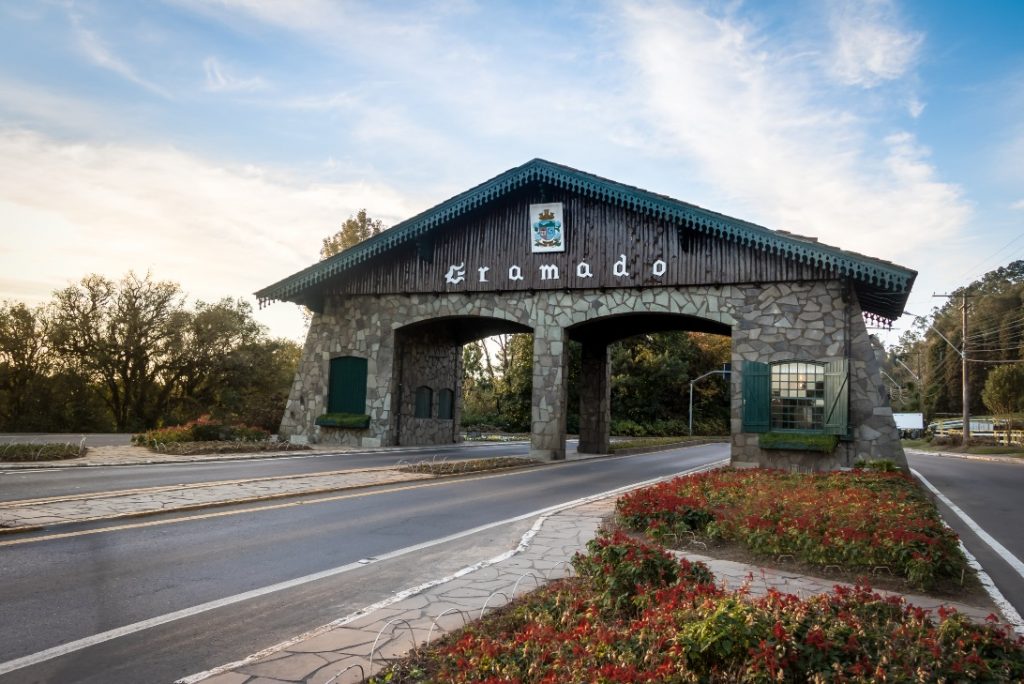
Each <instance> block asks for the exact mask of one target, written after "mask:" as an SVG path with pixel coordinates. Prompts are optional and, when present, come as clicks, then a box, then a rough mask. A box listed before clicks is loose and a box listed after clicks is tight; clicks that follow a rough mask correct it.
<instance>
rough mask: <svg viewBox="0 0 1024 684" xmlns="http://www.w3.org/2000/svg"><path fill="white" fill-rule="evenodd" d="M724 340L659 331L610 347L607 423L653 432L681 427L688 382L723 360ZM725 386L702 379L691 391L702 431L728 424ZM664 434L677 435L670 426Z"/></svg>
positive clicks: (726, 348) (727, 343) (726, 345)
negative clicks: (612, 421) (609, 415)
mask: <svg viewBox="0 0 1024 684" xmlns="http://www.w3.org/2000/svg"><path fill="white" fill-rule="evenodd" d="M729 348H730V341H729V338H727V337H722V336H719V335H707V334H703V333H687V332H663V333H652V334H647V335H637V336H636V337H631V338H628V339H626V340H623V341H621V342H618V343H616V344H615V345H613V346H612V390H611V395H612V397H611V398H612V418H613V419H619V420H629V421H633V422H634V423H637V424H639V425H641V426H646V427H647V428H654V431H656V432H663V431H666V430H665V428H661V427H658V426H655V425H654V424H655V423H658V422H661V423H670V421H676V422H677V423H678V422H679V421H682V422H685V421H686V419H687V414H688V412H689V390H690V380H692V379H693V378H696V377H698V376H700V375H702V374H703V373H706V372H707V371H710V370H714V369H716V368H721V367H722V364H723V363H725V362H726V361H728V360H729V353H730V352H729ZM727 396H728V392H727V389H726V387H725V383H724V382H722V381H720V380H718V381H716V380H714V379H708V381H707V382H703V383H700V384H698V385H697V386H695V387H694V414H695V416H698V417H699V418H700V424H701V426H702V427H705V428H706V429H705V431H707V432H719V433H720V432H722V431H723V430H724V428H725V425H727V421H728V411H729V408H728V402H727V400H726V397H727ZM666 427H667V429H668V430H669V431H672V432H681V430H679V428H678V427H676V424H674V423H672V424H669V425H668V426H666Z"/></svg>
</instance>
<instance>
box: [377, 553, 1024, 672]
mask: <svg viewBox="0 0 1024 684" xmlns="http://www.w3.org/2000/svg"><path fill="white" fill-rule="evenodd" d="M672 562H673V561H672V558H671V557H670V556H668V555H667V554H664V553H660V552H659V550H658V549H657V548H656V547H653V546H650V545H646V544H643V543H641V542H637V541H635V540H632V539H630V538H629V537H627V536H625V535H622V534H618V535H614V534H613V535H603V536H602V537H599V541H598V542H597V543H595V544H592V545H591V547H590V549H589V553H588V554H587V555H586V556H580V557H578V558H577V559H576V560H575V561H574V566H575V567H576V568H578V569H579V570H580V575H579V576H578V577H574V578H571V579H569V580H563V581H559V582H555V583H552V584H550V585H548V586H547V587H544V588H542V589H540V590H538V591H535V592H533V593H532V594H529V595H527V596H525V597H522V598H520V599H518V600H517V601H514V602H513V603H512V604H510V605H509V606H506V607H505V608H503V609H500V610H498V611H495V612H493V613H491V614H489V615H487V616H486V617H485V618H484V619H483V620H480V621H477V622H475V623H473V624H471V625H469V626H467V627H465V628H463V629H462V630H459V631H457V632H454V633H452V634H450V635H448V636H447V637H444V638H443V639H442V640H441V641H439V642H437V643H435V644H433V645H427V646H424V647H423V648H421V649H419V650H417V651H416V652H414V653H413V654H412V655H411V656H410V657H409V658H407V659H406V660H404V661H401V662H399V663H396V664H394V665H392V666H391V667H390V668H388V669H386V670H384V671H382V672H380V673H378V674H377V675H376V676H374V677H371V679H370V681H371V682H375V683H378V684H379V683H382V682H389V683H391V684H401V683H406V684H408V683H412V682H452V683H454V684H461V683H468V682H493V683H497V682H505V683H509V682H550V683H555V682H558V683H563V682H565V683H569V684H572V683H577V682H578V683H583V682H588V683H589V682H599V683H603V684H618V683H625V682H647V683H653V682H666V681H671V682H774V681H783V682H789V681H829V682H876V681H899V682H943V681H967V680H971V681H1021V680H1022V678H1024V640H1022V639H1020V638H1018V637H1014V636H1013V635H1012V634H1011V632H1010V631H1009V628H1008V627H1006V626H1002V625H995V624H984V625H977V624H973V623H971V622H970V621H968V620H967V619H965V618H964V617H963V616H961V615H960V614H958V613H956V612H955V611H952V610H945V609H940V611H939V613H938V616H937V617H936V616H934V615H932V614H931V613H930V612H928V611H925V610H921V609H919V608H915V607H913V606H909V605H907V604H906V603H905V602H904V600H903V599H902V598H901V597H898V596H897V597H888V598H886V597H882V596H879V595H878V594H876V593H873V592H872V591H871V590H870V589H868V588H866V587H856V588H842V587H837V588H836V589H835V590H834V591H833V592H831V593H828V594H821V595H818V596H814V597H811V598H807V599H801V598H798V597H796V596H793V595H790V594H782V593H778V592H774V591H773V592H769V593H768V594H767V595H766V596H764V597H762V598H757V599H752V598H750V597H749V596H748V595H746V594H745V593H744V592H742V591H733V592H727V591H724V590H723V589H721V588H720V587H719V586H717V585H715V584H714V583H712V582H709V581H708V575H707V569H706V568H705V567H703V566H701V565H699V564H694V565H687V564H680V565H678V566H677V567H674V568H672V567H671V563H672ZM609 575H611V576H614V577H612V578H611V579H609V577H608V576H609ZM613 586H614V587H618V588H619V589H621V590H622V591H624V592H633V596H634V598H638V597H640V598H642V599H643V600H640V601H636V600H633V601H628V602H614V603H613V604H611V605H609V603H608V596H607V594H608V592H609V591H614V590H613V589H612V587H613Z"/></svg>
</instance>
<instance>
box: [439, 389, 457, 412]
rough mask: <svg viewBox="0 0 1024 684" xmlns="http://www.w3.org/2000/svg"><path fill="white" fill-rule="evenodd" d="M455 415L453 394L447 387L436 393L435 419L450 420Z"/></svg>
mask: <svg viewBox="0 0 1024 684" xmlns="http://www.w3.org/2000/svg"><path fill="white" fill-rule="evenodd" d="M454 415H455V392H452V391H451V390H450V389H448V388H447V387H446V388H444V389H443V390H441V391H440V392H438V393H437V417H438V418H442V419H444V420H451V419H452V417H453V416H454Z"/></svg>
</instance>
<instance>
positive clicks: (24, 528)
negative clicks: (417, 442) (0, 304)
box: [0, 462, 547, 541]
mask: <svg viewBox="0 0 1024 684" xmlns="http://www.w3.org/2000/svg"><path fill="white" fill-rule="evenodd" d="M543 465H547V464H545V463H539V462H538V463H536V464H526V465H522V466H512V467H507V468H495V469H493V470H483V471H478V472H472V473H443V474H440V475H436V474H432V473H428V474H427V475H426V477H413V478H409V479H403V480H396V481H394V482H368V483H366V484H354V485H344V486H337V487H320V488H317V489H309V490H306V491H302V492H283V493H280V494H264V495H261V496H251V497H244V498H235V499H225V500H223V501H209V502H203V503H193V504H184V505H182V506H176V507H174V508H162V509H159V510H151V511H133V512H128V513H118V514H113V515H101V516H95V517H91V518H80V519H78V520H69V521H67V522H58V523H52V524H49V525H20V526H16V527H0V537H3V536H6V535H15V534H23V533H27V532H38V531H39V530H44V529H50V528H56V527H62V526H64V525H75V524H79V523H90V522H97V521H100V520H129V519H132V518H146V517H151V516H155V515H164V514H171V513H180V512H188V511H197V510H203V509H206V508H223V507H226V506H238V505H242V504H247V503H259V502H261V501H276V500H279V499H293V498H300V497H305V496H316V495H318V494H331V493H333V492H343V491H348V490H356V489H368V488H370V487H386V486H388V485H393V484H395V485H397V484H405V483H408V482H417V481H434V480H443V479H447V478H456V477H473V476H476V475H487V474H492V473H496V472H505V471H516V470H526V469H528V468H536V467H539V466H543ZM379 470H394V468H388V467H381V468H360V469H358V470H348V471H339V473H336V474H340V473H346V472H354V473H355V472H373V471H379ZM299 477H309V475H285V476H279V477H277V478H266V479H289V478H291V479H295V478H299ZM261 481H263V479H261V478H257V479H254V480H243V482H261ZM221 484H229V485H230V484H236V483H235V482H226V483H217V484H216V485H205V486H218V485H221ZM203 486H204V485H203V484H197V485H193V486H191V487H188V486H184V487H173V488H170V489H163V490H161V491H177V490H181V489H190V488H201V487H203ZM126 491H127V492H128V494H129V495H130V493H131V490H126ZM119 494H120V493H119ZM82 498H86V499H87V498H89V497H82ZM92 498H103V497H92ZM69 500H76V499H74V498H71V499H69ZM28 541H31V540H28Z"/></svg>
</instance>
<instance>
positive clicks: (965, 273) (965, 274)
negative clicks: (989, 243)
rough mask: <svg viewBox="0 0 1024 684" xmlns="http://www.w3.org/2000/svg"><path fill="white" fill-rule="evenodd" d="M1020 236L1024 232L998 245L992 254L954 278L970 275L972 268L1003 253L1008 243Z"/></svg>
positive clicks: (1023, 236)
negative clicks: (1000, 245)
mask: <svg viewBox="0 0 1024 684" xmlns="http://www.w3.org/2000/svg"><path fill="white" fill-rule="evenodd" d="M1021 238H1024V233H1021V234H1020V235H1018V236H1017V237H1015V238H1013V239H1012V240H1010V241H1009V242H1007V243H1006V244H1005V245H1003V246H1002V247H1000V248H999V249H997V250H996V251H995V252H993V253H992V254H990V255H988V256H987V257H985V258H984V259H982V260H981V261H979V262H978V263H976V264H974V265H973V266H971V267H970V268H968V269H967V270H966V271H963V272H962V273H961V274H960V275H959V276H957V277H956V280H962V279H963V278H964V277H966V276H968V275H970V274H971V273H973V272H974V270H975V269H976V268H978V266H981V265H982V264H984V263H986V262H987V261H989V260H990V259H991V258H992V257H994V256H999V255H1000V254H1002V253H1003V251H1005V250H1006V248H1007V247H1009V246H1010V245H1012V244H1013V243H1015V242H1017V240H1020V239H1021ZM1004 258H1005V257H1004Z"/></svg>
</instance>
